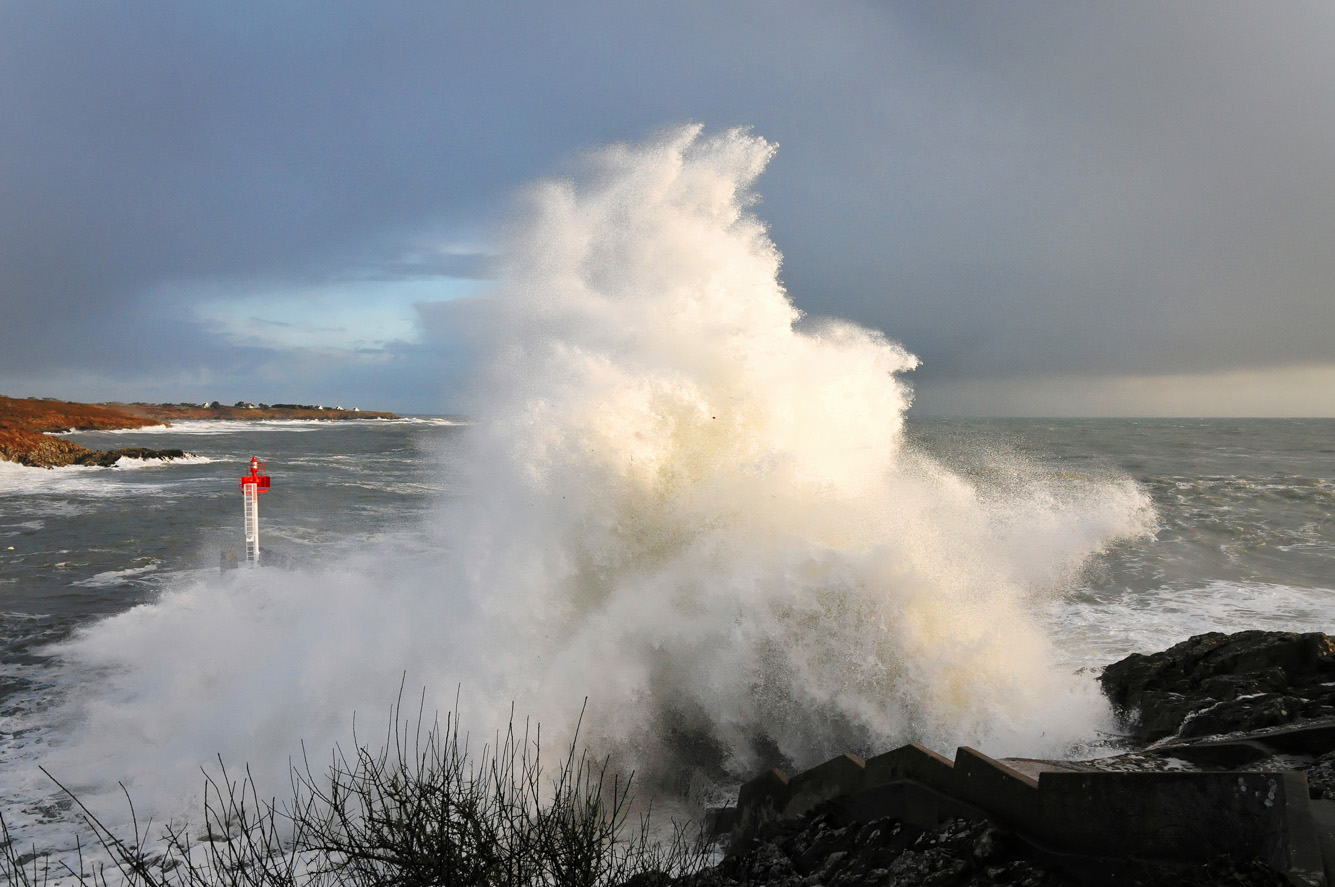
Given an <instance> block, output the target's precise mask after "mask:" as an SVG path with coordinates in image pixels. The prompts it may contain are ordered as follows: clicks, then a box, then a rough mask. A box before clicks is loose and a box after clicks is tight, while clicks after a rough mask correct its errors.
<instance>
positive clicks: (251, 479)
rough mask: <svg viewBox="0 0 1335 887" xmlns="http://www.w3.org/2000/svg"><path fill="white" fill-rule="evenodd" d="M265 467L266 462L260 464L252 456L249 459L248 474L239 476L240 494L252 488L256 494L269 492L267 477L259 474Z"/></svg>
mask: <svg viewBox="0 0 1335 887" xmlns="http://www.w3.org/2000/svg"><path fill="white" fill-rule="evenodd" d="M266 465H268V463H267V462H261V461H260V460H259V459H257V458H255V457H254V456H251V457H250V474H243V475H242V476H241V492H243V493H244V492H246V487H254V488H255V492H256V493H267V492H269V475H267V474H261V473H260V472H262V471H263V470H264V468H265V466H266Z"/></svg>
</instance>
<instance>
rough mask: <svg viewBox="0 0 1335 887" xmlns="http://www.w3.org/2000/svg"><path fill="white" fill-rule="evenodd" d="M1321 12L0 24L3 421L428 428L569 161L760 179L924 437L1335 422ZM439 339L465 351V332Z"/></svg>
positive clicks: (954, 10)
mask: <svg viewBox="0 0 1335 887" xmlns="http://www.w3.org/2000/svg"><path fill="white" fill-rule="evenodd" d="M1332 45H1335V4H1330V3H1329V2H1326V0H1321V2H1301V0H1290V2H1285V3H1282V4H1275V3H1268V2H1261V0H1255V2H1250V3H1240V2H1232V0H1196V2H1192V0H1180V2H1166V0H1118V2H1117V3H1106V2H1082V0H1060V2H1059V0H1047V2H1030V0H988V2H982V0H970V2H962V0H959V2H957V0H940V2H932V3H921V2H903V3H895V2H883V3H875V2H843V0H821V2H815V0H811V2H791V0H755V2H747V0H736V2H726V3H717V2H694V0H671V2H624V0H622V2H580V0H572V2H563V3H537V2H530V3H522V2H505V0H500V2H488V3H485V4H484V3H455V2H445V0H431V2H415V0H396V2H393V3H379V2H369V0H368V2H358V3H349V2H335V0H326V2H318V3H317V2H297V0H292V2H278V3H275V2H272V0H266V2H247V0H234V2H229V3H226V4H208V3H179V2H167V0H161V2H138V0H124V2H118V3H114V4H113V3H101V2H93V0H84V2H77V0H70V2H61V3H52V2H46V0H26V2H11V0H0V393H3V394H8V395H11V396H53V397H60V398H66V399H74V400H98V401H101V400H113V399H114V400H147V401H203V400H214V399H218V400H222V401H224V402H233V401H236V400H252V401H266V402H277V401H297V402H306V403H338V404H342V405H346V406H352V405H354V404H356V405H359V406H360V407H361V408H363V409H392V410H396V411H399V412H415V413H450V412H455V411H457V410H459V409H461V408H462V407H461V404H462V403H463V402H464V401H463V395H462V389H463V386H464V385H465V382H466V379H467V378H468V374H469V370H470V368H471V367H472V366H473V365H474V364H475V362H476V361H477V360H478V359H479V355H478V354H477V353H476V352H475V351H474V350H470V349H469V348H468V347H465V346H464V345H462V344H461V343H460V336H459V335H458V330H457V329H454V328H453V327H454V326H455V325H457V324H458V323H460V322H463V321H466V319H467V316H468V314H469V312H468V311H467V310H451V307H450V306H454V308H455V309H457V308H458V306H461V305H462V306H467V305H470V304H473V303H475V302H476V301H477V300H480V299H481V300H484V299H485V298H486V292H487V286H488V280H487V277H488V274H489V273H490V272H489V269H490V268H492V267H494V266H495V260H496V258H497V253H498V251H499V250H501V249H502V246H501V242H500V240H499V239H498V238H497V235H496V232H497V230H498V226H499V225H501V224H502V223H503V221H504V220H505V218H506V217H507V214H508V213H510V212H511V211H512V210H513V207H514V202H515V195H516V194H517V193H518V192H520V191H521V190H522V189H523V188H524V187H525V185H526V184H527V183H529V182H532V181H534V180H537V179H541V178H544V177H550V176H553V175H559V174H561V172H562V170H564V169H568V168H569V166H570V164H571V163H572V162H574V161H575V160H576V159H577V158H578V157H580V156H581V155H582V153H584V152H588V151H590V150H594V149H597V148H598V147H600V146H603V145H607V144H610V143H615V142H619V141H638V140H643V139H646V138H649V137H652V136H653V135H654V134H655V133H657V132H660V131H662V130H663V129H664V128H665V127H672V126H677V125H681V124H684V123H688V122H692V121H696V122H699V123H702V124H704V125H705V127H706V128H707V129H708V130H715V131H717V130H721V129H724V128H727V127H733V126H749V127H751V128H753V130H754V132H756V133H757V134H758V135H761V136H763V137H764V138H766V139H768V140H771V141H773V142H776V143H777V144H778V145H779V149H778V153H777V155H776V157H775V159H774V160H773V162H772V163H771V165H770V167H769V169H768V170H767V172H766V173H765V174H764V175H763V176H762V178H761V180H760V182H759V186H758V187H759V191H760V193H761V195H762V197H763V202H762V203H761V204H760V205H759V206H758V207H757V210H756V211H757V212H758V214H759V215H760V216H761V217H762V218H763V219H764V220H765V221H766V222H767V223H768V224H769V226H770V233H771V237H772V238H773V240H774V241H775V243H776V244H777V246H778V248H779V250H780V251H781V252H782V253H783V256H784V264H783V272H782V275H783V282H784V285H785V286H786V287H787V290H788V292H789V295H790V297H791V299H792V300H793V302H794V304H795V305H796V306H797V307H798V308H800V309H801V310H802V311H803V312H805V313H807V314H808V315H811V316H815V317H821V316H833V317H841V318H846V319H849V320H852V321H855V322H857V323H860V324H863V325H865V326H868V327H872V328H874V329H878V330H881V331H883V332H884V333H886V334H887V335H888V336H889V337H891V338H892V339H894V340H896V341H898V342H901V343H902V344H903V345H904V346H905V347H906V348H907V349H908V350H910V351H911V352H913V353H914V354H916V355H918V356H919V357H920V358H921V359H922V366H921V367H920V368H919V369H918V370H916V371H915V372H914V373H913V374H912V375H911V377H910V378H909V381H910V383H911V384H912V385H913V386H914V388H915V390H916V403H915V406H914V410H915V412H918V413H921V414H924V415H1052V416H1058V415H1143V416H1149V415H1184V416H1198V415H1257V416H1265V415H1278V416H1299V415H1309V416H1335V343H1333V342H1332V334H1335V292H1332V282H1333V281H1335V89H1332V88H1331V86H1332V83H1333V82H1335V53H1332V52H1331V46H1332ZM461 319H462V320H461Z"/></svg>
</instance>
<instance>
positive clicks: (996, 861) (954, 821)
mask: <svg viewBox="0 0 1335 887" xmlns="http://www.w3.org/2000/svg"><path fill="white" fill-rule="evenodd" d="M1100 683H1101V686H1102V688H1103V690H1104V692H1105V693H1106V694H1107V696H1108V698H1109V699H1110V701H1111V702H1112V703H1113V705H1114V707H1115V708H1116V710H1117V711H1118V713H1119V715H1120V716H1121V717H1122V719H1123V721H1124V726H1125V728H1126V731H1127V737H1126V744H1125V748H1124V750H1123V751H1122V752H1121V753H1120V754H1116V755H1112V756H1109V757H1105V758H1099V759H1095V760H1086V761H1039V760H1030V759H1003V760H1000V761H994V760H992V759H989V758H987V757H986V756H985V755H982V754H980V753H977V752H974V751H972V750H971V749H960V750H959V751H958V753H957V755H956V759H955V761H954V762H953V763H952V762H951V761H949V760H947V759H945V758H943V757H941V756H939V755H936V754H935V753H933V752H931V751H930V750H927V749H923V748H921V747H920V746H905V747H903V748H901V749H897V750H894V751H891V752H888V753H887V754H884V755H880V756H878V757H876V758H871V759H868V760H865V761H864V760H863V759H861V758H858V757H856V756H854V755H844V756H841V757H840V758H836V759H834V760H832V761H829V762H826V763H825V764H822V765H821V766H819V767H816V768H814V769H812V770H810V771H807V772H805V773H802V774H798V775H796V776H793V777H792V778H791V779H790V778H789V777H788V776H786V775H785V774H783V773H781V772H780V771H770V772H769V773H766V774H762V775H761V776H759V777H757V778H756V779H755V780H752V781H751V782H749V783H747V784H746V785H744V786H742V789H741V791H740V792H739V795H738V801H737V805H736V806H735V807H731V808H727V809H725V810H721V811H717V812H716V813H715V814H714V820H713V822H714V831H715V833H716V834H718V835H720V836H722V838H723V840H724V842H725V846H726V847H727V850H726V854H725V856H724V857H723V859H722V861H721V862H719V863H718V864H717V865H714V866H712V867H709V868H706V869H704V870H703V871H699V872H694V873H691V874H687V875H682V876H679V877H677V878H675V879H674V878H669V877H667V876H666V875H659V874H650V875H642V876H640V877H639V878H637V879H636V880H634V881H633V882H630V883H631V884H634V885H635V887H666V885H678V887H734V885H761V884H765V885H774V887H780V885H782V887H798V885H803V887H815V885H840V887H860V885H868V887H871V885H877V887H917V885H940V887H984V885H1000V884H1016V885H1027V887H1074V885H1085V884H1094V885H1140V887H1168V885H1184V887H1206V885H1258V887H1259V885H1290V884H1305V885H1313V887H1315V885H1335V641H1333V640H1332V638H1331V637H1330V636H1328V635H1326V634H1321V633H1307V634H1297V633H1291V632H1268V631H1247V632H1240V633H1237V634H1232V635H1225V634H1219V633H1211V634H1203V635H1198V636H1196V637H1192V638H1190V639H1188V640H1186V641H1183V642H1182V643H1180V644H1177V645H1175V646H1173V647H1171V648H1170V649H1168V650H1164V651H1162V652H1159V653H1154V654H1149V655H1143V654H1133V655H1131V656H1128V657H1126V658H1125V659H1123V660H1121V661H1119V662H1116V663H1113V664H1112V665H1109V666H1108V667H1107V668H1106V669H1105V670H1104V671H1103V674H1102V676H1101V679H1100ZM1267 787H1268V788H1267ZM1253 789H1254V791H1253ZM1267 791H1268V794H1267ZM1253 795H1254V797H1253ZM885 814H888V815H885Z"/></svg>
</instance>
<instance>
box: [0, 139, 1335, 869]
mask: <svg viewBox="0 0 1335 887" xmlns="http://www.w3.org/2000/svg"><path fill="white" fill-rule="evenodd" d="M774 150H775V147H774V146H773V145H771V144H769V143H767V142H765V141H764V140H763V139H762V138H760V137H759V136H757V135H756V134H754V133H752V132H751V131H749V130H744V129H736V130H728V131H725V132H722V133H718V134H713V135H711V134H706V133H704V131H703V130H702V128H701V127H699V126H686V127H680V128H677V129H673V130H668V131H665V132H664V133H662V134H661V135H660V136H658V137H656V138H655V139H653V140H651V141H649V142H647V143H645V144H641V145H618V146H614V147H612V148H609V149H607V150H605V151H603V152H595V153H593V154H591V155H589V157H588V158H587V159H586V168H584V169H582V170H581V171H580V172H578V173H577V174H573V177H572V178H571V179H570V180H566V181H559V182H548V183H540V184H539V185H537V186H535V187H533V188H531V189H528V190H527V191H526V192H525V197H524V200H525V201H527V203H526V204H525V208H523V209H521V210H520V211H519V217H518V218H517V219H516V220H515V222H514V223H513V224H512V225H511V226H510V228H509V233H508V235H507V236H508V237H509V238H510V242H509V243H508V245H507V247H506V249H505V250H504V267H502V268H500V269H498V270H497V271H496V273H495V277H494V280H493V281H491V283H490V290H489V291H488V293H487V295H486V296H485V297H478V298H477V299H473V300H456V301H455V302H451V303H442V304H441V305H436V306H434V307H433V309H432V311H433V313H432V315H431V316H432V317H433V318H435V320H437V321H439V326H440V327H441V328H442V329H444V328H448V329H450V330H454V331H459V332H460V333H461V334H465V333H466V334H468V335H470V336H473V337H474V338H473V339H470V340H469V346H470V348H471V351H470V352H469V353H470V354H472V355H473V357H474V358H475V359H476V361H477V362H478V367H477V368H476V374H475V378H474V379H473V380H472V381H471V382H470V383H469V388H468V390H467V391H466V392H461V393H460V397H461V398H463V399H462V400H461V401H460V402H461V403H467V404H468V405H469V406H468V407H467V409H468V413H469V417H468V419H467V420H464V419H458V418H453V419H452V418H438V417H437V418H433V417H418V418H406V419H401V420H397V421H356V422H336V423H335V422H329V423H324V422H295V423H284V422H267V421H265V422H253V423H252V422H231V423H227V422H223V423H217V422H182V423H180V424H178V425H174V426H172V427H170V428H155V429H141V430H135V431H125V432H117V433H105V434H101V433H99V434H71V435H70V437H71V439H73V440H75V441H77V442H79V443H81V444H84V445H85V446H89V447H93V448H97V449H113V448H125V447H140V446H142V447H149V448H153V449H168V448H175V447H180V448H182V449H184V450H186V451H188V452H189V453H191V456H190V457H188V458H185V459H181V460H176V461H170V462H157V461H147V462H133V461H122V463H121V464H119V465H118V466H117V467H115V468H107V469H97V468H67V469H56V470H50V471H47V470H41V469H32V468H23V467H19V466H17V465H12V464H8V463H0V814H3V817H4V825H5V828H6V829H8V830H9V832H10V834H11V836H12V837H14V838H15V839H17V840H19V841H20V844H22V845H24V846H32V847H35V848H37V851H38V852H50V853H52V854H54V855H55V856H56V857H58V858H63V859H68V858H69V855H70V854H72V853H76V852H77V850H78V846H79V845H78V843H77V841H78V840H79V838H78V836H79V834H80V832H79V829H78V827H77V826H78V822H77V820H78V817H79V810H80V808H78V807H77V806H76V805H75V804H74V801H73V799H74V798H78V802H79V804H82V805H84V806H85V807H86V808H87V809H88V810H92V811H96V814H97V816H98V817H99V818H100V819H102V821H104V822H106V823H107V824H108V825H109V826H111V827H119V828H121V829H122V833H128V834H133V833H134V832H135V831H136V830H138V831H139V832H140V833H141V834H142V833H143V832H144V831H146V830H148V828H147V826H146V825H145V823H146V822H147V821H149V820H151V821H152V822H155V823H159V824H161V823H164V822H167V821H173V822H179V821H184V822H187V823H189V822H191V821H197V819H196V820H192V819H191V817H196V818H197V817H198V815H199V810H200V800H201V795H202V794H203V791H204V787H205V786H206V785H207V784H208V780H209V779H213V780H214V784H230V782H231V781H233V780H235V779H239V778H242V777H241V776H240V775H239V774H245V775H244V778H245V779H246V780H249V781H250V782H251V783H252V784H253V785H254V786H255V792H256V795H255V796H256V797H264V798H278V797H281V795H282V793H283V792H284V790H286V789H290V784H291V783H290V777H291V768H292V767H293V766H309V767H311V768H312V771H313V772H315V773H319V772H321V767H322V766H324V764H323V763H322V762H328V761H329V760H330V755H331V754H333V752H332V751H331V750H333V749H336V748H341V749H343V750H344V752H345V754H352V755H354V756H355V752H353V751H352V750H353V749H357V748H366V749H368V750H369V751H370V753H372V754H374V753H375V747H376V746H377V745H378V744H379V745H383V744H384V743H385V742H386V741H387V739H392V738H393V737H395V736H398V737H400V738H402V737H404V736H408V737H411V736H412V735H413V732H414V730H415V729H421V726H422V725H427V726H428V727H429V725H430V724H432V723H434V719H435V718H436V717H438V716H439V717H441V718H442V719H443V720H445V719H447V720H448V722H449V723H451V724H452V725H456V726H458V727H459V728H460V730H461V733H460V735H462V736H465V737H469V740H470V743H471V744H470V745H469V748H470V749H472V750H475V751H476V752H477V753H478V754H482V753H483V750H484V749H488V748H495V747H496V741H497V738H498V737H503V736H504V735H505V731H506V730H507V729H508V727H507V725H513V726H514V727H515V728H516V732H517V734H518V735H523V736H528V737H530V738H531V740H532V741H533V742H534V743H535V744H540V746H541V748H542V749H544V750H545V751H544V760H552V758H553V757H557V758H559V757H560V756H561V754H560V752H561V750H562V749H567V750H575V749H580V750H587V751H588V752H589V753H590V754H592V755H594V756H595V757H594V759H595V760H599V761H605V762H607V766H608V767H610V768H612V769H613V770H614V771H616V772H617V773H623V774H630V773H633V774H634V775H635V780H636V781H635V785H636V786H637V787H638V790H639V791H641V792H644V793H645V794H646V795H647V796H650V797H661V798H665V799H671V800H674V802H676V803H679V804H680V805H681V806H682V809H688V810H689V809H697V810H698V809H699V808H701V807H703V806H707V805H709V804H711V803H718V802H721V801H727V800H728V799H729V798H730V796H731V797H735V792H736V788H737V786H738V784H739V783H741V782H742V781H744V780H745V779H747V778H750V777H751V776H752V775H754V774H755V773H757V772H761V771H762V770H763V769H764V768H767V767H775V766H778V767H783V768H785V769H787V770H789V771H790V772H797V771H799V770H801V769H805V768H807V767H810V766H813V765H815V764H818V763H820V762H822V761H825V760H828V759H829V758H832V757H834V756H836V755H839V754H843V753H846V752H852V753H857V754H862V755H871V754H876V753H879V752H883V751H886V750H890V749H893V748H896V747H898V746H900V745H902V744H904V743H906V742H919V743H922V744H924V745H926V746H928V747H930V748H934V749H936V750H938V751H940V752H942V753H944V754H947V755H949V754H951V753H952V752H953V750H954V749H955V748H956V747H958V746H961V745H968V746H971V747H974V748H977V749H980V750H981V751H983V752H985V753H987V754H991V755H994V756H1007V755H1017V756H1025V757H1071V756H1075V757H1080V756H1093V755H1098V754H1106V753H1108V751H1109V750H1110V749H1115V748H1116V747H1117V746H1118V743H1119V742H1121V741H1122V734H1121V730H1122V727H1121V725H1120V724H1119V722H1118V720H1117V717H1116V714H1115V713H1114V712H1112V711H1111V710H1110V708H1109V705H1108V703H1107V701H1106V700H1105V699H1104V698H1103V697H1102V695H1101V694H1100V693H1099V690H1098V685H1097V676H1098V671H1099V669H1100V668H1101V667H1102V666H1103V665H1105V664H1107V663H1110V662H1113V661H1115V660H1117V659H1120V658H1121V657H1124V656H1126V655H1127V654H1129V653H1131V652H1136V651H1141V652H1144V651H1151V650H1157V649H1162V648H1165V647H1167V646H1169V645H1171V644H1174V643H1176V642H1178V641H1181V640H1184V639H1186V638H1187V637H1190V636H1191V635H1194V634H1198V633H1201V632H1206V631H1237V630H1242V629H1250V628H1265V629H1283V630H1292V631H1318V630H1321V631H1328V630H1330V629H1331V628H1333V627H1335V625H1332V622H1335V619H1333V618H1332V617H1333V616H1335V606H1332V601H1333V598H1332V595H1335V522H1332V519H1331V509H1332V505H1335V421H1332V420H1297V419H1295V420H1232V419H1206V420H1196V419H1191V420H1187V419H1181V420H1176V419H1173V420H1170V419H1146V420H1136V419H1098V420H1092V419H1091V420H1085V419H1078V420H1077V419H1062V420H1040V419H1014V420H990V419H989V420H984V419H969V420H965V419H955V420H948V419H930V418H924V417H920V416H919V415H918V414H917V413H916V412H915V410H916V409H917V408H916V407H914V406H913V405H912V403H913V396H914V395H913V390H912V371H913V370H914V368H915V367H916V366H917V365H918V360H917V358H916V357H914V356H913V355H912V354H911V353H910V351H909V348H910V347H911V345H912V343H898V342H896V341H895V340H893V339H892V338H890V336H891V335H893V332H894V331H893V330H888V331H886V332H881V331H877V330H872V329H867V328H864V327H860V326H857V325H855V324H853V323H849V322H846V321H842V320H838V319H831V318H819V317H814V316H804V315H803V314H802V312H801V311H800V310H799V309H798V308H797V307H796V305H795V303H794V299H793V298H791V297H790V295H789V293H788V292H787V290H786V289H785V287H784V285H783V282H782V279H781V276H780V272H781V268H782V257H781V255H780V253H779V250H778V248H777V246H776V245H775V244H774V243H773V241H772V240H771V239H770V235H769V228H768V227H767V226H766V224H765V223H764V221H763V220H762V219H761V218H760V217H759V216H758V215H756V212H757V211H758V207H759V206H760V202H759V195H758V194H757V193H756V191H755V190H754V185H755V182H756V180H757V177H758V176H759V175H760V173H761V172H762V171H763V169H764V167H765V164H766V163H767V162H768V160H769V158H770V157H771V156H772V155H773V153H774ZM252 458H257V459H259V460H260V461H262V462H264V463H265V464H266V466H267V469H266V470H267V473H268V475H269V476H270V477H271V478H272V486H271V489H270V491H269V492H268V493H265V494H263V495H262V496H261V497H260V506H259V520H260V530H259V532H260V557H259V563H258V565H256V566H249V565H246V564H244V563H242V564H241V565H240V566H239V567H238V568H236V569H229V568H227V567H228V565H229V564H230V563H231V561H232V554H235V555H236V560H238V561H244V556H243V554H244V544H243V539H242V500H241V494H240V490H239V488H238V486H239V485H238V482H239V478H240V476H241V475H242V474H244V473H246V471H247V468H248V465H249V463H250V460H251V459H252ZM419 716H420V717H419ZM414 725H416V726H414ZM229 774H230V775H229ZM131 803H132V804H133V806H132V808H131ZM136 824H138V825H136ZM125 830H128V832H126V831H125ZM83 843H84V844H87V835H86V832H85V833H84V834H83Z"/></svg>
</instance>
